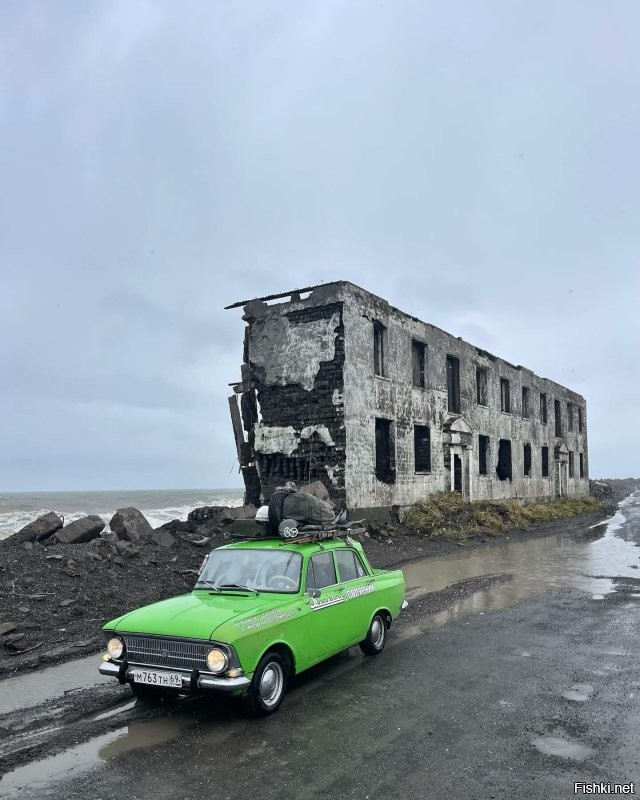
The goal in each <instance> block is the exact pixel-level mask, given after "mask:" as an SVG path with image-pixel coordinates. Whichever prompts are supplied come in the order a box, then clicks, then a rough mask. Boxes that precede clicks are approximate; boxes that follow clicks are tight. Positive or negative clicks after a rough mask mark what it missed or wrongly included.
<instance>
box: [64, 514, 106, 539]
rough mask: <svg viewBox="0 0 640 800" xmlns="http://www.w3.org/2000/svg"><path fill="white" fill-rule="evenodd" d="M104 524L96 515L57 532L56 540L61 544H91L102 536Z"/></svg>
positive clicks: (84, 518) (72, 523) (83, 518)
mask: <svg viewBox="0 0 640 800" xmlns="http://www.w3.org/2000/svg"><path fill="white" fill-rule="evenodd" d="M103 528H104V522H103V521H102V520H101V519H100V517H98V516H97V515H96V514H90V515H89V516H88V517H82V518H81V519H77V520H75V522H70V523H69V524H68V525H67V526H66V527H64V528H62V529H61V530H59V531H57V532H56V535H55V538H56V540H57V541H58V542H60V544H81V543H82V542H90V541H91V540H92V539H95V538H96V537H98V536H100V533H101V531H102V530H103Z"/></svg>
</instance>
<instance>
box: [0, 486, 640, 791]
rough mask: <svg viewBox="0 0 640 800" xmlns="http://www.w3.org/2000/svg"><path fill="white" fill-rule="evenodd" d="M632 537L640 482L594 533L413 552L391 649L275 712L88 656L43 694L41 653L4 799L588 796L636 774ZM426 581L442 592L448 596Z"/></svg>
mask: <svg viewBox="0 0 640 800" xmlns="http://www.w3.org/2000/svg"><path fill="white" fill-rule="evenodd" d="M589 539H591V540H589ZM637 542H640V494H636V495H634V496H632V497H631V498H630V499H629V500H627V501H625V502H624V503H623V504H621V507H620V511H619V513H618V514H617V515H616V517H615V518H614V519H613V520H612V521H611V522H610V523H609V525H608V526H606V529H605V527H603V528H601V529H599V530H594V531H593V532H592V535H591V536H587V537H586V539H582V540H578V541H576V540H574V539H568V538H565V537H562V536H557V537H555V536H554V537H549V538H547V539H537V540H531V541H528V542H518V543H509V542H506V543H505V544H504V545H500V546H499V547H493V548H491V549H488V550H486V551H482V550H476V551H467V550H463V549H462V548H461V552H460V554H458V553H455V554H452V555H449V556H443V557H442V558H431V559H427V560H425V561H424V562H413V563H412V564H410V565H408V566H407V567H406V569H405V573H406V575H407V579H408V581H407V582H408V585H409V587H410V591H409V596H410V599H411V605H410V607H409V609H408V612H409V613H407V615H406V617H405V618H404V619H403V621H402V622H401V623H400V624H398V626H397V627H394V628H393V629H392V635H391V637H390V639H389V644H388V646H387V649H386V650H385V652H384V654H383V655H382V656H380V657H378V658H376V659H365V658H364V657H363V656H361V655H360V653H359V651H357V652H356V651H350V652H349V653H346V654H344V655H341V656H339V657H337V658H334V659H332V660H331V661H330V662H327V663H326V664H325V665H322V666H320V667H318V668H315V669H314V670H312V671H310V672H309V673H308V674H306V675H303V676H300V677H299V678H298V679H297V680H296V681H295V683H294V686H293V687H292V690H291V692H290V694H289V696H288V697H287V699H286V700H285V702H284V704H283V706H282V708H281V710H280V711H279V712H278V714H276V715H275V716H274V717H272V718H268V719H265V720H258V721H251V720H247V719H245V718H244V717H243V716H242V712H241V710H240V708H239V707H238V706H237V705H236V704H235V703H234V702H231V701H224V702H222V701H215V700H208V701H206V702H205V701H202V700H197V699H195V700H189V701H180V702H175V703H169V704H163V705H160V706H156V707H148V706H144V705H141V704H140V703H139V702H138V703H136V702H133V701H132V699H131V696H130V694H129V692H128V689H126V687H125V688H124V689H123V688H121V687H119V686H117V685H113V684H108V683H107V684H104V685H99V686H97V687H95V688H92V689H88V688H86V687H85V688H83V684H84V683H86V682H87V681H88V682H90V679H89V677H88V676H89V675H90V673H89V670H90V669H91V668H92V667H91V664H90V663H89V662H87V665H86V670H87V672H86V673H85V672H83V668H82V667H78V671H79V674H78V675H76V676H74V680H73V681H72V684H71V685H72V688H74V689H77V690H78V691H75V692H71V693H70V694H67V695H66V696H65V695H64V694H62V691H64V690H61V688H60V686H61V684H57V686H56V687H55V688H52V689H51V691H50V693H49V696H48V697H46V692H45V693H44V694H45V699H44V700H43V699H42V698H43V695H42V694H40V695H37V696H36V695H35V694H34V692H35V688H34V687H35V686H37V685H38V683H41V682H42V680H43V677H46V674H47V672H48V671H46V670H45V671H42V672H40V673H39V674H36V673H33V674H30V675H26V676H24V677H23V683H22V688H21V687H20V686H19V685H17V684H16V685H12V687H11V691H10V692H9V691H7V684H8V682H7V681H5V682H3V683H0V764H4V775H3V777H2V778H0V797H16V798H17V797H20V798H23V799H28V798H36V797H38V798H41V797H43V796H46V795H48V794H55V795H56V796H57V797H59V798H84V797H94V798H102V797H113V796H122V797H127V798H140V799H142V798H152V797H153V798H154V800H163V799H164V798H192V797H200V796H210V795H212V796H215V797H216V800H218V799H219V798H227V797H228V798H239V797H250V798H256V799H260V798H272V797H274V796H279V797H281V798H324V797H332V798H335V797H354V798H367V797H369V798H374V797H375V798H385V797H407V798H458V797H463V798H473V797H476V798H490V797H495V798H502V797H509V798H518V797H523V798H524V797H526V798H538V797H540V798H542V797H545V798H546V797H572V796H574V795H573V782H574V781H587V782H591V781H596V782H599V781H605V782H606V781H611V782H618V783H620V782H631V781H637V783H638V787H637V788H636V791H640V673H639V672H638V669H637V666H636V662H637V653H638V652H639V645H640V641H639V639H640V631H639V628H638V611H639V606H638V603H639V601H640V575H639V574H638V573H639V570H638V569H637V568H638V567H639V566H640V547H638V546H637ZM636 576H637V577H636ZM452 585H453V586H454V588H455V587H456V586H459V587H461V588H460V591H459V592H457V593H456V592H453V593H450V594H448V595H447V594H446V592H447V591H448V590H447V589H446V588H445V587H447V586H448V587H449V589H451V587H452ZM428 590H434V591H438V590H442V591H443V592H444V593H445V595H444V596H446V598H447V602H446V604H445V607H443V608H442V609H440V610H439V611H438V612H437V613H430V612H432V610H433V603H432V602H431V600H432V598H433V597H434V595H429V594H425V592H426V591H428ZM97 660H98V659H97V658H96V659H94V666H95V663H96V662H97ZM83 661H87V660H83ZM53 669H55V668H53ZM80 673H82V674H80ZM85 674H86V676H87V677H86V680H85V677H84V676H85ZM54 677H55V676H54ZM27 679H28V681H32V687H31V690H29V687H28V685H27V688H26V689H25V688H24V687H25V683H24V681H27ZM57 679H58V680H60V676H59V675H58V676H57ZM29 698H30V699H29ZM16 703H17V705H18V706H19V707H20V709H21V710H19V711H16V710H15V707H16ZM12 707H13V708H12ZM39 741H40V744H39ZM51 752H53V753H54V755H49V756H48V757H42V756H44V755H45V754H46V753H51Z"/></svg>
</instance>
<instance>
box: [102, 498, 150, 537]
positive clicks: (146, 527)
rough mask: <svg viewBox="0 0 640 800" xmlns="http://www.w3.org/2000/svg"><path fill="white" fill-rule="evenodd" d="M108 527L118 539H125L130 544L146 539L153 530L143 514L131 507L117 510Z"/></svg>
mask: <svg viewBox="0 0 640 800" xmlns="http://www.w3.org/2000/svg"><path fill="white" fill-rule="evenodd" d="M109 527H110V528H111V531H112V532H113V533H115V534H116V536H117V537H118V539H126V540H128V541H130V542H137V541H140V540H141V539H146V538H148V537H149V536H150V535H151V533H152V532H153V528H152V527H151V525H150V524H149V522H148V520H147V519H146V517H145V516H144V514H143V513H142V512H141V511H138V509H137V508H133V506H128V507H127V508H119V509H118V510H117V511H116V513H115V514H114V515H113V517H111V522H110V523H109Z"/></svg>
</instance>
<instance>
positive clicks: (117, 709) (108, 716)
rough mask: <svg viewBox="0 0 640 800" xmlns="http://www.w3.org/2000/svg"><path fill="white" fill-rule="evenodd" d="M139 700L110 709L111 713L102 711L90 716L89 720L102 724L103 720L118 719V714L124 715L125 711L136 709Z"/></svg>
mask: <svg viewBox="0 0 640 800" xmlns="http://www.w3.org/2000/svg"><path fill="white" fill-rule="evenodd" d="M137 702H138V701H137V700H135V699H134V700H130V701H129V702H128V703H123V704H122V705H118V706H116V707H115V708H110V709H109V711H100V712H98V713H97V714H90V715H89V716H88V717H87V719H88V720H90V721H91V722H100V721H101V720H103V719H111V717H117V716H118V714H124V712H125V711H131V709H132V708H134V707H135V705H136V703H137Z"/></svg>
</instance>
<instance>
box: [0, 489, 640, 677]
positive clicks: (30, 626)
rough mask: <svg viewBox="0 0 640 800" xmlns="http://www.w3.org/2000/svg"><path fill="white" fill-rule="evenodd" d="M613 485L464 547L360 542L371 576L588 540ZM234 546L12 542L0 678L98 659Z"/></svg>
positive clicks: (416, 539) (3, 564)
mask: <svg viewBox="0 0 640 800" xmlns="http://www.w3.org/2000/svg"><path fill="white" fill-rule="evenodd" d="M611 486H612V487H613V488H612V494H611V496H610V497H607V498H606V499H605V500H604V502H603V507H602V509H601V511H598V512H595V513H592V514H587V515H583V516H580V517H575V518H573V519H570V520H566V519H564V520H558V521H556V522H553V523H547V524H544V525H538V526H534V527H532V528H530V529H528V530H520V529H513V530H511V531H507V532H506V533H503V534H501V535H500V536H496V537H489V536H487V535H484V534H480V533H479V534H478V535H477V536H475V537H473V538H472V539H471V540H470V541H468V542H467V543H465V544H464V545H461V544H458V543H456V542H450V541H446V540H442V539H435V538H430V537H425V536H419V535H417V534H416V531H414V530H411V529H409V528H405V527H402V526H399V525H387V526H383V527H382V528H381V529H377V528H376V529H372V531H373V532H372V534H371V535H370V534H369V533H365V534H364V535H363V536H361V537H360V540H361V541H362V543H363V545H364V548H365V552H366V553H367V556H368V557H369V560H370V561H371V563H372V565H373V566H374V567H391V566H396V565H399V564H402V563H404V562H406V561H409V560H412V559H415V558H424V557H427V556H431V555H441V554H443V553H446V552H451V551H453V550H455V549H457V548H458V547H466V548H473V547H491V546H493V545H495V544H496V543H499V542H501V541H504V539H512V540H519V539H527V538H532V537H542V536H549V535H553V534H554V533H557V532H559V531H563V532H564V533H565V534H569V535H575V536H585V535H588V533H587V532H588V529H589V526H590V525H593V524H595V523H596V522H598V521H600V520H601V519H604V518H605V517H606V516H607V515H609V514H610V513H611V511H612V509H613V508H614V507H615V503H616V502H617V500H619V499H620V498H621V497H623V496H624V495H625V494H627V493H628V492H629V491H631V490H632V489H633V488H634V486H635V483H634V482H629V481H615V482H611ZM229 541H230V539H229V533H228V531H217V532H215V533H214V535H213V536H212V537H211V539H210V540H209V541H208V542H207V545H206V547H203V546H202V543H201V540H199V539H197V538H196V539H195V540H194V537H193V536H190V535H188V534H181V533H180V532H175V533H174V536H173V541H172V544H171V546H170V547H161V546H159V545H158V544H155V543H149V542H140V543H137V545H136V546H137V549H138V553H137V554H136V555H134V556H132V557H127V556H124V557H123V556H121V555H119V554H118V553H117V551H116V550H115V546H114V544H113V541H112V542H111V543H110V542H109V537H100V538H99V539H96V540H94V541H92V542H88V543H85V544H56V545H51V546H45V545H43V544H39V543H35V544H34V545H33V546H32V547H30V548H25V546H24V545H18V544H16V543H14V542H12V541H11V539H5V540H3V541H0V637H1V639H2V642H3V644H2V645H0V678H1V677H8V676H10V675H13V674H16V673H18V672H22V671H29V670H34V669H37V668H38V667H40V666H45V665H50V664H55V663H59V662H61V661H65V660H68V659H70V658H76V657H80V656H82V655H85V654H88V653H92V652H96V651H98V650H99V649H100V648H101V646H102V644H103V637H102V633H101V628H102V626H103V625H104V623H105V622H107V621H108V620H110V619H113V618H114V617H117V616H119V615H120V614H123V613H125V612H126V611H129V610H131V609H132V608H137V607H140V606H143V605H146V604H148V603H153V602H155V601H157V600H162V599H164V598H166V597H171V596H174V595H177V594H182V593H185V592H188V591H190V590H191V588H192V587H193V583H194V581H195V577H196V574H197V571H198V568H199V566H200V564H201V563H202V560H203V558H204V556H205V554H206V552H207V551H208V550H209V549H211V548H212V547H219V546H220V545H222V544H225V543H228V542H229ZM476 588H477V587H476ZM456 591H460V589H457V590H456ZM470 591H475V589H473V588H472V589H470ZM431 602H434V603H437V602H438V600H437V598H436V597H434V598H433V599H432V601H431ZM434 610H437V609H434Z"/></svg>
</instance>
